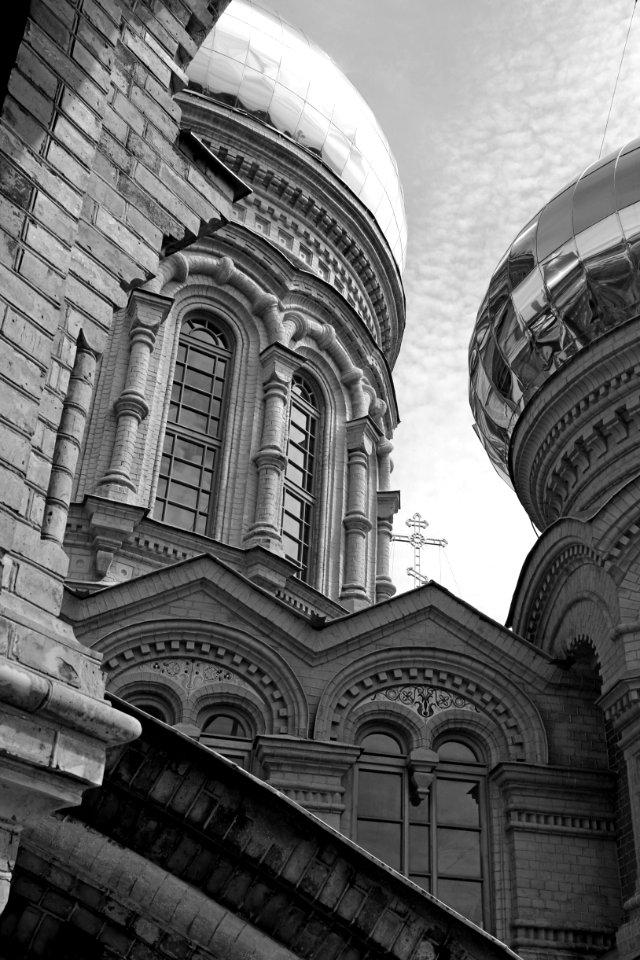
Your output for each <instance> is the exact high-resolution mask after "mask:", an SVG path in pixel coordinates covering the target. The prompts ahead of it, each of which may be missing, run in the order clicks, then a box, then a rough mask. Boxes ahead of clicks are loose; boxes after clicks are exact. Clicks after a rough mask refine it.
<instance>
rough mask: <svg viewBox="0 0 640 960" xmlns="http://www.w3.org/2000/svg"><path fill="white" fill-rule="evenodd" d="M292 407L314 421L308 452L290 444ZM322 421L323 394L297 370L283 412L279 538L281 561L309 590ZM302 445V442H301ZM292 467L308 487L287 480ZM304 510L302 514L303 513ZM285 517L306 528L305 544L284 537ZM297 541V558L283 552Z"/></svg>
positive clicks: (313, 571)
mask: <svg viewBox="0 0 640 960" xmlns="http://www.w3.org/2000/svg"><path fill="white" fill-rule="evenodd" d="M296 380H299V381H301V382H302V384H303V385H304V387H305V389H306V390H308V391H309V392H310V393H311V395H312V396H313V399H314V404H312V403H310V402H309V401H308V400H306V399H305V398H304V397H301V396H300V395H298V394H294V383H295V381H296ZM294 407H297V409H298V410H299V411H300V412H301V413H302V414H303V415H304V416H306V417H307V418H313V420H314V430H313V433H312V434H309V433H308V432H307V436H311V439H312V441H313V442H312V444H311V446H312V450H311V452H309V450H307V449H305V448H304V446H303V445H302V444H300V443H296V442H295V441H292V439H291V434H292V428H293V427H297V429H298V430H301V428H300V425H299V424H296V423H294V420H293V410H294ZM325 417H326V404H325V402H324V394H323V393H322V391H321V389H320V387H319V386H318V383H317V381H316V380H315V379H314V378H313V377H309V376H308V375H307V372H306V370H305V371H301V370H297V371H296V372H295V373H294V375H293V377H292V380H291V390H290V397H289V407H288V411H287V436H286V453H285V460H286V463H285V468H284V472H283V481H282V507H281V513H280V531H281V536H282V545H283V550H284V555H285V557H286V558H287V559H288V560H290V561H291V562H293V563H296V564H298V566H299V570H298V573H297V574H295V576H296V577H297V578H298V579H300V580H301V581H302V582H303V583H306V584H308V585H309V586H314V585H315V581H316V579H317V557H316V553H317V551H316V549H315V547H316V544H317V531H318V525H319V522H320V517H319V510H320V500H321V496H320V489H321V486H322V480H323V478H322V476H321V467H322V459H323V456H322V454H323V450H322V447H323V442H324V437H323V430H324V420H325ZM305 442H306V441H305ZM291 446H294V447H295V448H296V449H297V450H298V451H299V452H301V454H302V460H303V464H302V466H300V465H299V464H297V463H295V462H294V461H293V460H292V458H291V456H290V449H291ZM307 456H308V457H309V459H310V460H311V465H310V466H309V465H308V463H307V460H306V459H305V458H306V457H307ZM290 465H291V466H292V468H293V469H294V470H298V471H299V472H300V473H301V474H302V475H303V477H304V475H309V477H310V483H309V486H308V487H305V486H304V485H303V484H298V483H296V482H295V481H293V480H292V479H291V478H290V477H288V476H287V471H288V469H289V466H290ZM288 497H290V498H291V499H293V500H296V501H297V502H298V503H300V504H301V505H302V507H303V511H302V513H301V514H300V516H299V517H296V515H295V514H294V513H292V512H290V511H288V510H287V498H288ZM305 508H306V511H305ZM287 515H288V516H289V517H291V518H292V519H293V521H294V522H299V523H300V524H301V526H302V525H304V526H306V528H307V529H308V535H307V539H306V540H299V539H297V538H296V537H294V536H293V535H292V534H291V533H288V532H287V531H286V530H285V518H286V516H287ZM287 539H288V540H290V541H297V542H298V543H299V544H300V547H301V549H300V548H299V549H298V556H297V557H294V556H293V555H292V554H291V553H289V552H288V551H287V545H286V540H287Z"/></svg>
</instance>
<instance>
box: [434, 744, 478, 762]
mask: <svg viewBox="0 0 640 960" xmlns="http://www.w3.org/2000/svg"><path fill="white" fill-rule="evenodd" d="M438 756H439V758H440V759H441V760H453V761H455V762H457V763H477V762H478V758H477V756H476V755H475V753H474V752H473V750H472V749H471V747H468V746H467V745H466V743H460V741H459V740H447V742H446V743H443V744H442V745H441V746H439V747H438Z"/></svg>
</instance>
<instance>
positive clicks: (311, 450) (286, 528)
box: [282, 374, 320, 582]
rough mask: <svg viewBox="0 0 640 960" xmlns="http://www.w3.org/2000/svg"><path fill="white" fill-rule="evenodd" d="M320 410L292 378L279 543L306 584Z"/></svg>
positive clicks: (306, 386)
mask: <svg viewBox="0 0 640 960" xmlns="http://www.w3.org/2000/svg"><path fill="white" fill-rule="evenodd" d="M319 423H320V408H319V402H318V398H317V391H316V390H315V389H314V387H312V386H311V384H310V383H309V381H308V380H306V378H305V377H303V376H301V375H300V374H296V375H295V376H294V378H293V381H292V384H291V408H290V422H289V442H288V445H287V466H286V470H285V479H284V495H283V501H282V543H283V546H284V553H285V556H286V557H287V558H288V559H289V560H293V562H294V563H297V564H298V566H299V572H298V576H299V577H300V578H301V579H302V580H305V581H307V582H308V581H309V578H310V575H311V568H310V547H311V536H312V530H313V519H314V518H313V513H314V507H315V503H316V489H315V488H316V479H315V472H316V470H315V467H316V449H317V442H318V427H319Z"/></svg>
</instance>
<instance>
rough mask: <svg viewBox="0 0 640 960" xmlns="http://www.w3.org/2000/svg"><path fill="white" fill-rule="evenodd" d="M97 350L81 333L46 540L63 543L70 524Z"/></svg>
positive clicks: (46, 517)
mask: <svg viewBox="0 0 640 960" xmlns="http://www.w3.org/2000/svg"><path fill="white" fill-rule="evenodd" d="M96 359H97V357H96V353H95V352H94V351H93V350H92V349H91V348H90V347H89V345H88V344H87V341H86V340H85V338H84V334H83V333H82V332H81V333H80V335H79V337H78V343H77V347H76V357H75V362H74V364H73V370H72V371H71V377H70V379H69V389H68V390H67V397H66V399H65V402H64V406H63V408H62V416H61V418H60V426H59V428H58V436H57V438H56V446H55V450H54V452H53V463H52V466H51V476H50V479H49V489H48V491H47V501H46V505H45V511H44V519H43V521H42V539H43V540H53V541H54V542H55V543H60V544H61V543H62V541H63V540H64V533H65V529H66V526H67V516H68V514H69V504H70V503H71V489H72V486H73V478H74V476H75V472H76V466H77V464H78V456H79V454H80V446H81V444H82V438H83V436H84V428H85V424H86V422H87V415H88V413H89V405H90V403H91V396H92V394H93V384H94V380H95V374H96Z"/></svg>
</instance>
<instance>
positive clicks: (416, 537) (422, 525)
mask: <svg viewBox="0 0 640 960" xmlns="http://www.w3.org/2000/svg"><path fill="white" fill-rule="evenodd" d="M407 526H408V527H409V529H410V530H411V533H410V534H409V536H407V537H405V536H401V535H399V534H395V533H394V534H393V535H392V537H391V539H392V540H400V541H401V542H402V543H410V544H411V545H412V547H413V566H412V567H407V574H408V575H409V576H410V577H413V579H414V581H415V586H416V587H418V586H422V585H423V584H425V583H428V582H429V578H428V577H427V576H426V575H425V574H424V573H422V572H421V570H420V552H421V550H422V548H423V547H426V546H430V547H446V546H447V541H446V540H437V539H435V538H433V537H425V536H423V534H422V531H423V530H426V528H427V527H428V526H429V524H428V523H427V521H426V520H423V519H422V516H421V514H419V513H414V515H413V516H412V517H410V518H409V520H407Z"/></svg>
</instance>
